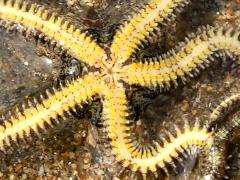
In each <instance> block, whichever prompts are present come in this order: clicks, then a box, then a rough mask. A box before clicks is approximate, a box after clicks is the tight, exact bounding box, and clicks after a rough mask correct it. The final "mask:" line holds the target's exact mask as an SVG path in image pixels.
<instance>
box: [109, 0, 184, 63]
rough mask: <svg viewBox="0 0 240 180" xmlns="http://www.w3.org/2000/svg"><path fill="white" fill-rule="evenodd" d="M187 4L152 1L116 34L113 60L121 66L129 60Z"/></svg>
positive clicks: (174, 1)
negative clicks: (166, 20)
mask: <svg viewBox="0 0 240 180" xmlns="http://www.w3.org/2000/svg"><path fill="white" fill-rule="evenodd" d="M187 2H188V0H150V1H149V3H148V5H147V6H145V7H144V8H143V9H141V10H140V11H139V13H138V14H135V15H134V16H133V17H132V18H131V20H129V22H126V23H125V24H124V25H123V26H122V27H121V28H120V29H121V30H120V31H118V32H117V33H116V35H115V37H114V39H113V42H112V46H111V53H112V60H113V61H115V62H117V63H120V64H121V63H123V62H125V61H126V60H127V59H129V57H130V56H131V55H132V54H133V53H134V52H135V51H136V49H137V48H138V47H139V45H140V44H141V43H142V41H144V40H145V38H146V37H148V36H149V34H150V33H151V32H153V31H154V29H155V28H157V26H158V24H159V23H161V22H162V21H164V20H165V19H166V18H167V17H169V16H171V15H172V13H173V10H174V9H176V8H177V7H179V6H184V5H185V4H187Z"/></svg>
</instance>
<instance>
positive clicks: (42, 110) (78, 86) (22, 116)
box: [0, 75, 101, 150]
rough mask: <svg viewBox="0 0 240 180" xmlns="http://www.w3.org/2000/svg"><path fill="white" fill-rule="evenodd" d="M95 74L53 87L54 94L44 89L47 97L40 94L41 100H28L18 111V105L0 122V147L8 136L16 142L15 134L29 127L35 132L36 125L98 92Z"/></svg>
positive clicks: (28, 129) (50, 123) (67, 111)
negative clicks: (26, 105)
mask: <svg viewBox="0 0 240 180" xmlns="http://www.w3.org/2000/svg"><path fill="white" fill-rule="evenodd" d="M98 84H99V82H98V78H97V77H96V76H93V75H89V76H87V77H85V78H83V79H77V80H76V81H74V82H73V83H71V84H69V85H67V86H65V87H62V88H61V89H60V90H55V92H54V94H50V93H47V96H48V97H47V98H44V97H43V96H42V98H41V100H42V102H41V103H39V102H37V101H36V102H35V103H34V104H33V103H31V102H30V101H29V105H28V107H27V108H23V111H22V112H20V111H19V110H18V109H17V110H16V112H15V115H14V116H12V117H10V118H9V120H8V121H4V123H3V125H1V126H0V149H2V150H3V149H4V142H5V143H6V144H7V145H9V144H10V139H12V140H13V141H14V142H17V137H19V138H23V137H24V135H26V136H30V130H33V131H34V132H36V133H38V130H39V128H40V129H44V128H45V126H44V125H45V124H48V125H52V120H58V118H59V117H60V118H63V119H65V118H64V114H65V113H69V111H70V109H75V106H76V105H81V104H82V103H84V102H86V101H87V100H89V99H91V97H92V96H93V95H95V94H97V93H98V92H100V88H101V86H100V85H98Z"/></svg>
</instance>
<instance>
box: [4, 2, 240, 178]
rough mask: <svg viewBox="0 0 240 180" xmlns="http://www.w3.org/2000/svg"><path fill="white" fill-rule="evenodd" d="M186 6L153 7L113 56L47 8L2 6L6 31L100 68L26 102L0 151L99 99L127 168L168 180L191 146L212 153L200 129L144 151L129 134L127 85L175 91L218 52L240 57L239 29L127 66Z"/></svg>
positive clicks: (129, 28)
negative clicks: (13, 30) (176, 161)
mask: <svg viewBox="0 0 240 180" xmlns="http://www.w3.org/2000/svg"><path fill="white" fill-rule="evenodd" d="M187 3H188V1H187V0H150V1H149V3H148V5H146V6H145V7H143V8H142V9H141V10H140V11H139V12H138V13H137V14H135V15H133V17H132V19H130V20H129V21H128V22H126V23H125V24H124V25H122V26H121V28H120V30H119V31H118V32H117V33H116V35H115V36H114V39H113V42H112V44H111V46H110V47H109V51H105V50H104V49H103V48H102V47H100V46H99V45H97V44H96V43H95V42H94V41H93V40H91V38H89V37H88V36H87V35H86V34H85V33H82V32H81V31H80V30H79V29H78V28H76V26H74V25H72V24H71V23H69V22H68V21H65V20H64V18H62V17H59V16H57V15H55V14H53V13H51V12H49V11H48V10H46V9H45V8H43V7H38V6H37V5H35V4H29V3H27V2H26V1H16V2H15V1H10V0H7V1H5V0H0V19H2V21H4V22H5V25H6V26H10V25H11V24H13V25H15V26H17V27H16V28H17V29H18V30H19V31H22V32H25V33H33V34H34V35H36V36H41V37H44V39H45V40H46V41H51V42H52V43H55V44H56V46H60V47H61V48H62V49H64V50H65V51H66V53H67V54H69V55H71V56H72V57H74V58H76V59H78V60H79V61H82V62H85V63H87V64H88V65H90V66H93V67H95V71H94V72H90V73H89V74H87V75H86V76H84V77H81V78H79V79H76V80H75V81H73V82H72V83H70V84H68V85H66V86H62V87H61V88H60V89H59V90H55V89H54V90H53V92H52V93H50V92H47V93H46V97H43V96H42V98H41V102H40V103H39V102H33V103H31V102H30V101H29V105H28V107H26V108H24V109H23V110H18V109H17V110H16V113H15V116H12V117H11V118H10V119H9V121H6V122H5V123H4V125H3V126H1V127H0V147H1V148H2V149H4V143H6V144H7V145H10V140H13V141H16V140H17V138H18V137H20V138H22V137H23V136H25V135H26V136H29V135H30V131H31V130H33V131H34V132H36V133H37V132H38V129H44V125H45V124H51V123H52V119H55V120H58V119H59V118H60V119H61V118H62V119H64V114H65V113H68V112H69V111H70V110H71V109H74V108H75V106H76V105H81V104H83V103H84V102H86V101H87V100H89V99H91V98H92V97H93V96H95V95H98V96H99V97H100V98H101V100H102V104H103V112H102V118H103V120H104V125H105V129H106V131H107V134H108V137H109V138H110V140H111V145H112V152H113V154H114V155H115V156H116V159H117V160H118V161H120V162H122V163H123V165H124V166H125V167H130V168H131V169H132V170H133V171H138V170H139V171H140V172H141V173H143V174H146V173H147V172H148V171H151V172H156V170H157V167H159V168H162V169H163V170H164V171H165V172H166V174H167V167H166V166H167V164H170V165H172V164H173V159H174V158H177V157H178V156H179V154H181V153H183V151H184V150H185V149H186V148H188V147H189V146H192V145H196V146H199V148H202V149H206V151H205V152H208V151H207V149H209V148H210V147H211V145H212V133H211V132H208V131H207V129H206V128H203V127H200V126H198V125H197V124H195V126H194V127H192V128H191V127H189V126H188V125H186V127H185V129H184V132H182V131H181V130H179V129H178V128H177V127H176V128H175V134H174V135H173V134H171V133H168V138H169V140H163V141H162V143H160V142H154V143H153V144H152V145H147V146H143V145H141V144H139V143H138V142H137V141H136V140H135V139H134V138H133V137H132V134H131V132H130V131H129V130H130V128H129V123H130V121H129V119H128V116H129V112H128V107H129V105H128V101H127V97H126V92H125V91H126V89H125V84H128V85H140V86H144V87H151V88H170V87H171V85H172V84H173V85H177V81H178V80H179V79H182V80H183V81H185V77H186V76H192V72H194V71H197V70H198V69H199V68H204V66H206V65H208V63H209V60H208V59H209V58H210V59H211V56H212V55H213V54H214V53H216V52H217V51H219V50H226V51H230V52H231V53H232V54H234V55H240V40H239V34H240V31H239V30H238V29H237V28H230V27H227V26H226V27H206V28H202V29H201V30H200V31H199V32H198V33H197V35H195V37H194V38H192V39H191V40H186V42H185V43H184V45H182V46H181V47H180V48H179V50H178V51H170V52H169V53H166V55H163V56H161V57H156V58H149V59H144V60H134V62H133V63H132V61H131V63H129V60H130V59H131V58H132V55H133V54H134V53H135V52H136V50H137V49H138V48H140V45H141V44H142V43H143V42H144V41H146V38H147V37H148V36H149V35H150V33H152V32H153V31H154V29H157V28H159V27H158V25H159V24H160V23H162V22H164V21H166V20H167V19H169V17H170V16H172V15H173V12H174V10H176V9H177V8H179V7H182V6H184V5H186V4H187ZM3 24H4V23H3ZM106 52H110V53H106Z"/></svg>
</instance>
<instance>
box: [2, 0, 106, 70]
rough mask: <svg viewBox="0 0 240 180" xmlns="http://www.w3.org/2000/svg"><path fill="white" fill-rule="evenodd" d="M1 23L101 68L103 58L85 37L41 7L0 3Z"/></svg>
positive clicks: (25, 3) (101, 53)
mask: <svg viewBox="0 0 240 180" xmlns="http://www.w3.org/2000/svg"><path fill="white" fill-rule="evenodd" d="M0 19H1V20H3V21H6V22H7V23H14V24H20V25H21V26H23V27H26V28H27V30H28V31H33V30H37V31H40V32H41V33H43V34H44V35H45V36H47V37H48V38H50V39H51V40H52V41H55V42H57V43H58V45H60V46H61V47H62V48H63V49H64V50H67V51H68V53H69V54H70V55H72V56H73V57H74V58H76V59H79V60H81V61H83V62H85V63H87V64H89V65H91V66H93V65H94V66H102V65H103V62H104V60H105V59H106V54H105V52H104V50H103V49H102V48H100V47H99V46H98V45H97V44H96V43H95V42H94V41H92V40H91V39H90V37H87V36H86V34H85V33H82V32H80V30H79V29H78V28H77V27H75V26H74V25H71V24H70V23H69V22H68V21H66V20H64V19H63V18H62V17H59V16H57V15H55V14H54V13H51V12H49V11H48V10H47V9H45V8H44V7H39V6H37V5H36V4H30V3H28V2H27V1H22V2H19V1H11V0H0Z"/></svg>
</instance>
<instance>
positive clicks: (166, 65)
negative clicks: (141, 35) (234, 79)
mask: <svg viewBox="0 0 240 180" xmlns="http://www.w3.org/2000/svg"><path fill="white" fill-rule="evenodd" d="M239 34H240V30H239V29H238V28H236V29H231V28H216V27H213V28H206V29H204V30H203V31H202V32H201V33H200V35H198V36H196V37H195V38H194V39H192V40H187V41H186V42H185V45H184V46H183V47H182V48H181V49H180V50H179V51H178V52H175V51H170V52H169V53H167V54H168V55H167V56H164V57H159V58H156V59H151V60H148V61H145V62H139V63H133V64H130V65H128V66H125V67H124V68H123V69H124V70H123V75H122V77H123V79H124V80H125V81H126V82H127V83H129V84H136V85H141V86H145V87H157V86H160V87H166V86H167V87H168V86H170V83H171V82H173V83H175V84H176V80H177V79H178V78H181V79H183V80H184V79H185V76H193V75H192V74H191V73H192V72H194V71H197V70H198V69H199V68H200V67H201V68H204V66H205V65H207V64H208V63H209V60H208V58H209V57H211V56H212V55H213V54H215V53H216V52H218V51H219V50H225V51H228V52H230V53H232V54H233V55H237V56H239V55H240V39H239V38H240V36H239ZM211 59H213V58H211ZM124 76H125V78H124Z"/></svg>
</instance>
